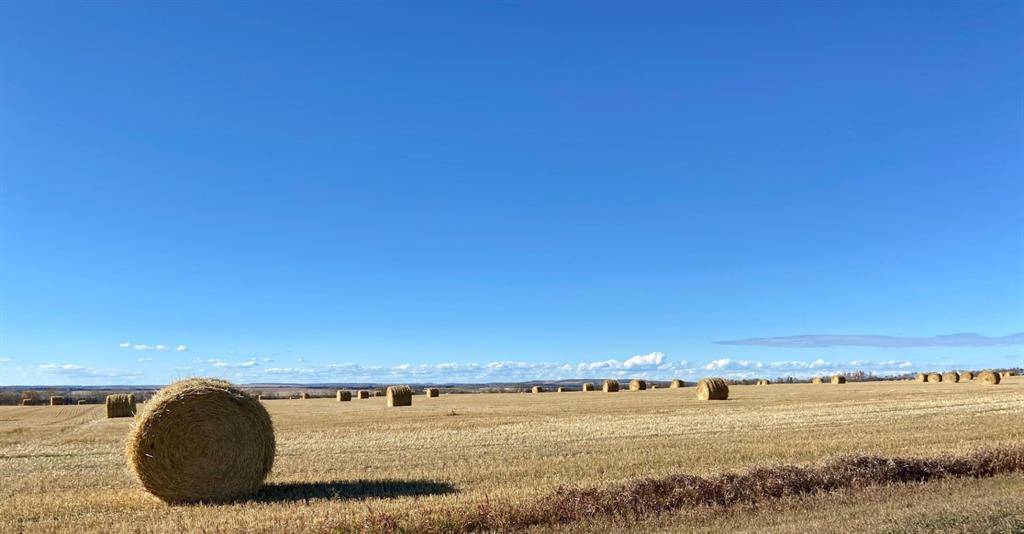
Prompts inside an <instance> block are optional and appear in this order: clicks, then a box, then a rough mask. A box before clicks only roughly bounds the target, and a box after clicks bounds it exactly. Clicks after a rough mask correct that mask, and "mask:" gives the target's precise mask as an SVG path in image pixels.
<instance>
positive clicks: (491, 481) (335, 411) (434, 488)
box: [0, 377, 1024, 532]
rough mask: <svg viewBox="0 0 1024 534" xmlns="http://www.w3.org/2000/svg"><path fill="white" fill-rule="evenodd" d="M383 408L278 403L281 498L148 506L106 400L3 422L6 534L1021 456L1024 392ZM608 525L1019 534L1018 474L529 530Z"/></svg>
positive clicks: (957, 387) (400, 514)
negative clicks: (956, 456)
mask: <svg viewBox="0 0 1024 534" xmlns="http://www.w3.org/2000/svg"><path fill="white" fill-rule="evenodd" d="M384 402H385V401H384V399H383V398H380V397H373V398H370V399H365V400H352V401H351V402H337V401H335V400H334V399H309V400H274V401H266V402H265V403H264V405H265V406H266V407H267V409H268V411H269V412H270V415H271V416H272V418H273V421H274V425H275V429H276V435H277V451H278V452H277V458H276V461H275V465H274V469H273V472H272V473H271V475H270V477H269V479H268V486H267V487H266V488H265V489H264V490H263V492H262V493H261V494H260V495H258V496H256V497H254V498H253V499H251V500H248V501H244V502H238V503H233V504H224V505H188V506H168V505H165V504H163V503H161V502H159V501H156V500H155V499H152V498H150V497H148V496H146V495H145V494H144V493H143V492H142V491H141V490H140V489H139V488H138V487H137V486H136V485H135V483H134V481H133V480H132V479H131V477H130V476H129V474H128V471H127V469H126V468H125V462H124V455H123V452H122V447H123V442H124V438H125V436H126V435H127V432H128V430H129V428H130V425H131V424H132V419H130V418H124V419H106V418H105V417H104V408H103V407H102V406H99V405H90V406H52V407H51V406H25V407H22V406H13V407H0V532H23V531H24V532H71V531H75V532H83V531H96V532H99V531H103V532H130V531H135V532H179V531H204V532H217V531H223V532H227V531H240V530H244V531H249V532H280V531H286V530H287V531H296V532H300V531H313V532H330V531H359V530H366V529H371V530H381V531H388V530H402V529H404V530H407V531H420V530H439V531H443V530H445V529H446V525H449V524H454V523H449V521H450V520H451V518H457V517H458V516H459V514H461V513H463V512H464V511H466V510H480V509H495V510H503V509H514V508H516V507H519V506H526V505H530V504H532V503H537V502H538V501H541V500H543V499H544V498H545V497H546V496H548V495H551V494H552V492H554V491H556V490H557V489H558V488H559V487H562V486H580V487H605V486H607V485H609V484H616V483H619V482H622V481H626V480H629V479H634V478H637V477H663V476H665V475H669V474H674V473H686V474H694V475H713V474H716V473H722V472H727V471H736V470H742V469H744V468H746V467H748V466H752V465H771V464H780V463H786V464H808V463H814V462H819V461H821V460H823V459H825V458H827V457H830V456H834V455H838V454H848V453H857V454H879V455H886V456H893V455H900V456H933V455H940V454H944V453H966V452H969V451H972V450H975V449H978V448H982V447H1003V446H1010V445H1018V444H1021V443H1022V442H1024V377H1011V378H1006V379H1004V382H1003V384H1001V385H999V386H983V385H981V384H980V383H978V382H977V381H975V382H966V383H959V384H953V383H938V384H934V383H917V382H866V383H849V384H843V385H833V384H822V385H811V384H774V385H771V386H730V398H729V400H727V401H719V402H699V401H697V400H696V399H695V389H694V388H693V387H687V388H683V389H657V390H648V391H635V392H631V391H621V392H618V393H610V394H609V393H602V392H600V391H597V392H587V393H583V392H566V393H553V392H551V393H542V394H464V395H441V396H440V397H438V398H430V399H428V398H426V397H425V396H423V395H417V396H415V397H414V400H413V406H411V407H405V408H386V407H385V404H384ZM815 525H817V527H816V528H815V527H814V526H815ZM598 529H612V530H618V531H621V530H638V531H647V532H691V531H692V532H701V531H704V532H706V531H709V529H710V530H714V531H723V532H724V531H748V532H766V531H768V532H771V531H775V532H807V531H813V530H816V531H830V530H832V531H853V532H876V531H891V532H935V531H954V532H978V531H990V532H1020V531H1021V529H1024V474H1022V473H1016V474H1005V475H999V476H995V477H991V478H981V479H945V480H940V481H933V482H928V483H924V484H905V485H892V486H885V487H875V488H867V489H855V490H848V491H838V492H835V493H830V494H826V495H812V496H801V497H788V498H784V499H778V500H775V501H772V502H768V503H762V504H758V505H757V506H754V505H742V506H741V505H737V506H732V507H726V508H715V507H712V508H707V507H701V508H695V509H689V510H683V511H678V512H673V513H666V514H662V515H656V516H652V517H646V518H641V519H639V520H637V521H634V519H633V518H626V517H595V518H593V519H591V520H587V521H582V522H575V523H570V524H564V523H563V524H538V525H535V526H533V527H531V528H530V530H531V531H536V532H556V531H579V532H587V531H593V530H598Z"/></svg>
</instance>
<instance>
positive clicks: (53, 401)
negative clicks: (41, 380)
mask: <svg viewBox="0 0 1024 534" xmlns="http://www.w3.org/2000/svg"><path fill="white" fill-rule="evenodd" d="M63 405H64V397H61V396H59V395H58V396H54V397H50V406H63Z"/></svg>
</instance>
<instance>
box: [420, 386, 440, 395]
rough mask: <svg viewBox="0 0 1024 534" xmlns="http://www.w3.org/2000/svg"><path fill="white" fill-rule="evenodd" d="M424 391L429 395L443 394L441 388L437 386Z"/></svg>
mask: <svg viewBox="0 0 1024 534" xmlns="http://www.w3.org/2000/svg"><path fill="white" fill-rule="evenodd" d="M423 392H424V393H426V394H427V397H436V396H438V395H440V394H441V390H440V389H437V388H427V389H425V390H423Z"/></svg>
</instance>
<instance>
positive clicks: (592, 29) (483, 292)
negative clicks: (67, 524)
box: [0, 1, 1024, 384]
mask: <svg viewBox="0 0 1024 534" xmlns="http://www.w3.org/2000/svg"><path fill="white" fill-rule="evenodd" d="M1022 28H1024V6H1022V5H1021V4H1020V3H1019V2H987V1H983V2H969V3H968V2H956V3H952V2H949V3H945V2H923V3H906V2H898V3H892V2H880V3H868V2H841V3H832V2H829V3H823V2H784V3H771V4H767V3H731V4H730V3H717V2H707V3H704V4H696V3H684V2H665V3H639V4H638V3H630V4H628V5H627V4H625V3H621V2H618V3H601V2H597V3H595V2H579V3H564V2H563V3H552V2H531V3H527V4H524V5H512V4H492V3H477V2H452V3H431V4H429V5H428V4H423V3H419V2H408V3H399V2H388V3H379V2H366V3H333V2H322V3H301V4H286V3H284V2H279V3H276V4H270V3H242V2H233V3H221V2H218V3H198V4H188V5H180V6H170V5H166V4H161V5H157V4H149V3H131V4H128V3H121V4H118V5H96V3H88V4H84V3H72V2H67V3H61V4H49V3H43V2H8V3H4V4H3V5H2V6H0V203H2V204H0V291H2V292H0V384H26V383H30V384H41V383H42V384H67V383H79V384H109V383H162V382H166V381H168V380H170V379H172V378H175V377H179V376H186V375H209V374H216V375H220V376H225V377H228V378H231V379H233V380H238V381H242V382H252V381H307V382H318V381H346V380H367V379H368V380H378V381H385V382H387V381H408V382H415V381H429V380H471V381H487V380H499V379H530V378H537V379H550V378H566V377H577V376H588V377H603V376H623V377H626V376H648V377H652V378H670V377H674V376H679V377H682V378H687V377H690V378H695V377H698V376H704V375H709V374H720V375H728V376H767V375H771V376H774V375H779V374H798V375H809V374H817V373H824V372H831V371H833V370H840V371H842V370H850V369H855V368H862V369H865V370H873V371H876V372H896V371H905V370H917V369H919V368H929V369H930V368H944V367H966V368H977V367H988V366H993V367H996V366H998V367H1003V366H1011V365H1018V366H1019V365H1022V363H1024V344H1022V343H1024V335H1021V334H1020V332H1024V209H1022V206H1024V151H1022V148H1024V143H1022V140H1024V135H1022V134H1024V106H1022V102H1024V96H1022V95H1024V61H1022V60H1021V56H1022V51H1024V30H1022ZM958 333H972V334H973V335H961V336H952V337H945V336H951V335H952V334H958ZM793 336H806V337H800V338H794V337H793ZM876 336H880V337H876ZM751 338H753V339H751ZM735 340H748V341H744V342H742V343H721V342H723V341H726V342H728V341H735ZM122 345H126V346H125V347H122ZM158 345H159V346H162V347H163V349H157V348H153V347H156V346H158ZM136 346H137V347H136ZM179 346H181V347H180V348H181V349H182V350H177V349H178V348H179ZM186 348H187V350H184V349H186Z"/></svg>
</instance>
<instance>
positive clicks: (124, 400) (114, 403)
mask: <svg viewBox="0 0 1024 534" xmlns="http://www.w3.org/2000/svg"><path fill="white" fill-rule="evenodd" d="M106 402H107V418H108V419H112V418H115V417H134V416H135V395H134V394H132V393H116V394H114V395H107V401H106Z"/></svg>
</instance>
